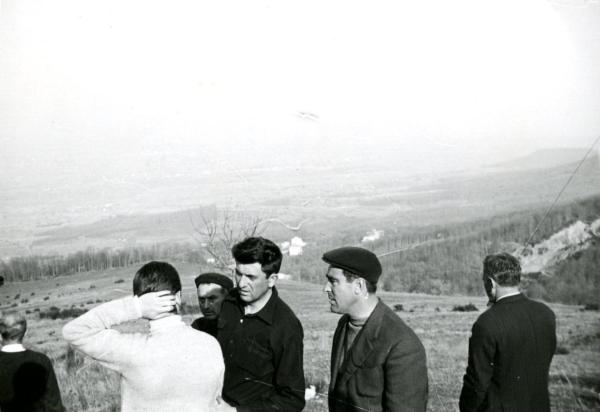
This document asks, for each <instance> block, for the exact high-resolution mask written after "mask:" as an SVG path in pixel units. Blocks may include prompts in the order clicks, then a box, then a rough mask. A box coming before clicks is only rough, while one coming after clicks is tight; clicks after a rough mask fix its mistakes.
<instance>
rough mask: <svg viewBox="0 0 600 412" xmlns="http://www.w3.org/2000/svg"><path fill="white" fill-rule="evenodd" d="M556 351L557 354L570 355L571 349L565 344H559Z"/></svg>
mask: <svg viewBox="0 0 600 412" xmlns="http://www.w3.org/2000/svg"><path fill="white" fill-rule="evenodd" d="M554 353H555V354H557V355H568V354H569V349H567V348H565V347H564V346H560V345H558V346H557V347H556V350H555V351H554Z"/></svg>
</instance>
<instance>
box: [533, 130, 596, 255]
mask: <svg viewBox="0 0 600 412" xmlns="http://www.w3.org/2000/svg"><path fill="white" fill-rule="evenodd" d="M599 141H600V136H598V137H597V138H596V140H595V141H594V143H592V145H591V146H590V148H589V149H588V151H587V152H586V154H585V156H583V158H582V159H581V160H580V161H579V164H578V165H577V167H576V168H575V170H573V172H572V173H571V176H569V179H568V180H567V182H566V183H565V184H564V186H563V187H562V189H560V192H558V195H557V196H556V198H555V199H554V202H552V204H551V205H550V207H549V208H548V210H546V213H545V214H544V216H543V217H542V220H540V221H539V223H538V224H537V226H536V227H535V229H534V230H533V232H531V235H529V238H528V239H527V242H525V245H524V246H525V247H527V246H528V245H530V244H531V240H532V239H533V237H534V236H535V234H536V233H537V231H538V230H539V229H540V226H542V223H544V220H546V218H547V217H548V215H549V214H550V212H551V211H552V209H553V208H554V206H555V205H556V203H557V202H558V199H560V196H561V195H562V194H563V192H564V191H565V189H566V188H567V186H569V183H571V180H573V178H574V177H575V174H576V173H577V171H578V170H579V168H580V167H581V165H582V164H583V162H585V159H587V157H588V156H589V154H590V153H591V152H592V150H593V149H594V146H596V144H597V143H598V142H599Z"/></svg>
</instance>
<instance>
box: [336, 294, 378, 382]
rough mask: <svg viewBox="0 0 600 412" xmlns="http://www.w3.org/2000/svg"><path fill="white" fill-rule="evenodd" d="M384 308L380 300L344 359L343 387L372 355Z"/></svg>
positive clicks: (341, 371)
mask: <svg viewBox="0 0 600 412" xmlns="http://www.w3.org/2000/svg"><path fill="white" fill-rule="evenodd" d="M384 308H385V307H384V305H383V303H382V302H381V300H380V301H379V302H378V303H377V306H375V309H374V310H373V313H371V316H369V319H368V320H367V323H365V326H363V329H362V330H361V331H360V333H359V334H358V336H357V337H356V339H355V340H354V343H353V344H352V347H351V348H350V351H349V353H348V356H347V357H346V359H344V363H343V364H342V367H341V369H340V378H339V384H340V385H343V384H344V383H345V382H346V381H347V380H348V379H349V378H350V377H351V376H352V375H353V374H354V373H355V372H356V370H357V369H358V368H360V367H361V366H362V365H363V363H364V362H365V361H366V360H367V358H368V357H369V356H370V355H371V352H373V348H374V347H375V341H376V339H377V336H378V335H379V329H380V327H381V323H382V320H383V314H384ZM340 350H341V348H340Z"/></svg>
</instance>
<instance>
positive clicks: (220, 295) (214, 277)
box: [192, 273, 233, 337]
mask: <svg viewBox="0 0 600 412" xmlns="http://www.w3.org/2000/svg"><path fill="white" fill-rule="evenodd" d="M194 283H196V289H197V291H198V304H199V305H200V311H201V312H202V317H201V318H198V319H196V320H195V321H194V322H192V328H194V329H197V330H199V331H201V332H206V333H208V334H209V335H211V336H214V337H216V336H217V321H218V320H219V314H220V313H221V306H222V305H223V301H224V300H225V298H226V297H227V296H228V295H229V291H230V290H231V289H233V281H232V280H231V279H229V278H228V277H227V276H225V275H222V274H220V273H202V274H201V275H199V276H198V277H196V279H194Z"/></svg>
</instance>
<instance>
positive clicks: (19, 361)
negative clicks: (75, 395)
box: [0, 313, 64, 412]
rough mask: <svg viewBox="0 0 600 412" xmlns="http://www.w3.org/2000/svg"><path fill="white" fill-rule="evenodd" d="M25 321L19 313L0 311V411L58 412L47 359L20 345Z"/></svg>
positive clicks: (60, 407) (57, 394)
mask: <svg viewBox="0 0 600 412" xmlns="http://www.w3.org/2000/svg"><path fill="white" fill-rule="evenodd" d="M26 330H27V321H26V320H25V317H23V316H22V315H20V314H17V313H14V314H8V315H5V316H2V315H1V314H0V336H2V350H1V351H0V411H2V412H62V411H64V408H63V404H62V401H61V398H60V391H59V389H58V383H57V382H56V375H55V374H54V368H53V367H52V363H51V362H50V359H48V357H47V356H46V355H44V354H42V353H39V352H34V351H32V350H28V349H25V348H24V347H23V344H22V342H23V337H24V336H25V331H26Z"/></svg>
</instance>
